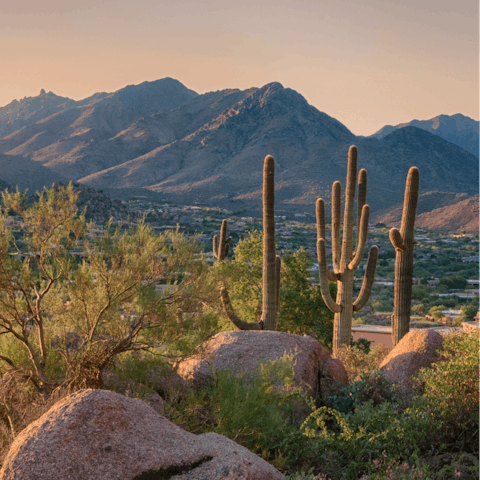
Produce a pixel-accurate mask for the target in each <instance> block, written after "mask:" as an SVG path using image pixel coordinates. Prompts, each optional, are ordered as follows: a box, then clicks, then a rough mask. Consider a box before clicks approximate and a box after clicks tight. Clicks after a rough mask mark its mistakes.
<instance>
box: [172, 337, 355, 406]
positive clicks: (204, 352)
mask: <svg viewBox="0 0 480 480" xmlns="http://www.w3.org/2000/svg"><path fill="white" fill-rule="evenodd" d="M285 354H294V355H295V357H294V362H295V364H294V367H293V368H294V372H295V377H294V383H295V385H296V386H300V387H302V388H303V389H304V390H305V392H306V393H307V394H308V395H310V396H312V397H314V398H315V399H320V398H324V397H327V396H329V395H331V394H333V392H334V391H335V389H336V387H337V385H338V384H339V383H341V384H343V385H346V384H347V383H348V376H347V372H346V370H345V369H344V367H343V365H342V363H341V362H340V360H337V359H333V358H332V357H331V355H330V353H329V352H328V350H327V349H326V348H325V347H323V346H322V344H321V343H320V342H318V341H317V340H315V339H314V338H312V337H309V336H308V335H304V336H299V335H292V334H289V333H285V332H276V331H265V330H264V331H248V330H247V331H234V332H220V333H217V334H216V335H214V336H213V337H212V338H210V339H209V340H207V341H206V342H204V343H203V344H202V345H201V347H200V349H199V352H198V353H196V354H194V355H192V356H190V357H187V358H186V359H184V360H182V361H181V362H179V363H178V364H177V373H178V374H179V375H180V376H181V377H183V378H184V379H185V380H187V381H189V382H192V384H193V386H194V388H199V389H200V388H205V387H207V386H210V385H212V384H213V382H214V375H213V371H214V370H228V369H230V370H231V371H232V372H233V373H238V374H240V373H241V372H243V371H246V372H247V373H248V372H252V371H255V370H257V369H258V367H259V364H260V362H262V361H268V360H276V359H279V358H281V357H283V356H284V355H285Z"/></svg>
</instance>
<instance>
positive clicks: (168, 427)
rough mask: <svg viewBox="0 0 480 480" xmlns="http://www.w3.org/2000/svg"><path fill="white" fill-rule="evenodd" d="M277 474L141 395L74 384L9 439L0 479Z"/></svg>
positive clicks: (264, 477) (267, 479)
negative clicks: (162, 412) (193, 431)
mask: <svg viewBox="0 0 480 480" xmlns="http://www.w3.org/2000/svg"><path fill="white" fill-rule="evenodd" d="M100 478H101V479H102V480H135V479H136V480H140V479H143V480H146V479H149V478H152V479H153V478H175V479H176V480H180V479H186V478H188V479H192V480H196V479H198V480H199V479H200V478H208V479H211V480H215V479H233V478H238V479H243V478H245V479H247V478H248V479H258V480H272V479H284V476H283V475H282V474H281V473H280V472H278V471H277V470H276V469H275V468H274V467H272V466H271V465H270V464H268V463H267V462H265V461H264V460H262V459H261V458H259V457H258V456H256V455H254V454H253V453H251V452H250V451H249V450H247V449H246V448H244V447H241V446H240V445H238V444H236V443H235V442H233V441H232V440H229V439H228V438H225V437H223V436H221V435H217V434H214V433H209V434H203V435H194V434H191V433H188V432H186V431H184V430H182V429H181V428H180V427H178V426H176V425H174V424H173V423H172V422H170V421H169V420H167V419H166V418H165V417H162V416H161V415H159V414H158V413H156V412H155V411H154V410H153V409H152V408H151V407H149V406H148V405H147V404H146V403H144V402H142V401H141V400H137V399H132V398H127V397H124V396H122V395H119V394H117V393H114V392H109V391H106V390H80V391H79V392H76V393H74V394H72V395H70V396H69V397H67V398H66V399H64V400H62V401H60V402H58V403H57V404H55V405H54V406H53V407H52V408H51V409H50V410H49V411H48V412H47V413H45V414H44V415H43V416H42V417H40V418H39V419H38V420H37V421H35V422H33V423H32V424H30V425H29V426H28V427H27V428H26V429H25V430H23V431H22V432H21V433H20V435H18V437H17V438H16V439H15V441H14V443H13V444H12V446H11V448H10V451H9V453H8V454H7V457H6V459H5V462H4V466H3V468H2V470H1V471H0V479H2V480H13V479H15V480H50V479H52V480H53V479H55V480H67V479H69V480H78V479H82V480H90V479H91V480H93V479H100Z"/></svg>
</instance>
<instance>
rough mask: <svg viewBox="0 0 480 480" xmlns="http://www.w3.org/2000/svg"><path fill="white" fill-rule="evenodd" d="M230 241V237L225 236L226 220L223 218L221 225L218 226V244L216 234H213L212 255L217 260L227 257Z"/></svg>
mask: <svg viewBox="0 0 480 480" xmlns="http://www.w3.org/2000/svg"><path fill="white" fill-rule="evenodd" d="M231 241H232V237H228V238H227V221H226V220H223V221H222V227H221V228H220V245H219V244H218V236H217V235H214V236H213V255H215V258H216V259H217V260H218V261H221V260H224V259H225V258H227V255H228V250H229V249H230V242H231Z"/></svg>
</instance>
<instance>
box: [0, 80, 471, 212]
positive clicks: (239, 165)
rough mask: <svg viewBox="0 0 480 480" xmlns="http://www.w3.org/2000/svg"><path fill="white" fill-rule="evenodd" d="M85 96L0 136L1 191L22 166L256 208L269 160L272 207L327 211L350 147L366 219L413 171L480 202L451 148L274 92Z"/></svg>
mask: <svg viewBox="0 0 480 480" xmlns="http://www.w3.org/2000/svg"><path fill="white" fill-rule="evenodd" d="M48 95H49V94H42V95H40V96H39V97H44V96H46V97H45V98H43V99H42V98H40V100H42V101H46V100H47V99H48V98H49V97H48ZM52 95H54V94H52ZM35 98H37V97H35ZM90 98H92V100H91V101H87V100H84V101H79V102H75V101H72V102H75V103H74V104H70V103H68V102H69V100H65V99H64V98H63V97H59V98H55V97H52V99H53V101H54V103H55V102H56V105H57V107H55V108H57V110H56V111H55V112H54V113H52V114H51V115H48V116H45V117H44V118H41V119H39V120H37V121H36V122H34V123H31V121H30V120H31V119H32V118H37V117H39V116H41V115H40V113H39V112H40V111H39V112H37V116H36V117H35V115H33V116H32V115H30V117H29V119H27V120H26V123H24V124H23V125H22V127H21V128H20V129H18V130H16V131H15V132H11V133H10V134H8V135H4V136H3V137H1V138H0V155H2V158H3V159H4V161H3V165H4V168H5V169H6V170H9V175H10V176H9V183H12V180H14V179H15V178H14V177H15V162H16V161H17V159H19V158H21V159H23V160H22V161H23V162H25V161H30V162H33V163H32V165H38V166H41V167H43V168H44V169H45V170H42V172H45V171H47V172H48V171H50V172H52V175H57V176H59V177H61V178H62V179H64V180H73V181H76V182H79V183H81V184H84V185H89V186H91V187H94V188H97V189H102V190H104V191H109V192H114V191H115V189H116V194H115V196H117V197H118V196H119V195H121V194H122V192H125V195H128V194H129V192H132V191H138V190H140V191H142V190H143V192H145V191H147V190H148V192H149V193H148V195H154V196H155V195H156V196H157V197H158V198H166V199H168V200H169V201H174V202H176V203H190V204H194V203H204V204H210V205H212V204H221V203H223V204H225V203H229V204H231V203H238V204H245V205H249V206H251V205H257V204H258V208H261V185H262V162H263V158H264V157H265V156H266V155H267V154H271V155H273V156H274V158H275V160H276V197H277V205H276V208H277V209H279V210H282V209H285V210H290V211H291V210H299V209H301V210H304V209H306V210H308V211H312V212H313V211H314V204H315V200H316V199H317V198H318V197H323V198H324V199H325V200H326V201H327V203H328V202H329V199H330V197H331V185H332V183H333V182H334V181H335V180H340V181H341V182H342V183H343V182H344V181H345V175H346V168H347V153H348V148H349V146H350V145H352V144H356V145H357V146H358V149H359V163H358V165H359V168H366V169H367V171H368V173H369V193H368V197H367V201H368V202H369V204H370V206H371V207H372V209H377V210H378V209H382V208H384V207H387V206H389V205H394V204H395V203H396V202H398V198H403V191H404V185H405V176H406V173H407V172H408V169H409V168H410V166H412V165H416V166H417V167H419V168H420V171H421V188H422V190H423V191H429V190H435V189H437V190H438V189H442V190H448V191H452V192H454V193H462V192H463V193H467V194H470V195H472V194H474V193H478V160H477V159H476V158H475V156H474V155H472V154H470V153H468V152H466V151H465V150H463V149H462V148H460V147H458V146H457V145H455V144H453V143H451V142H448V141H446V140H444V139H443V138H441V137H439V136H438V135H434V134H432V133H430V132H428V131H426V130H424V129H419V128H417V127H414V126H405V127H402V128H401V129H395V130H394V131H392V132H391V133H390V134H389V135H385V136H384V137H383V138H381V139H376V138H373V137H366V138H362V137H357V136H355V135H354V134H353V133H352V132H351V131H350V130H349V129H348V128H347V127H346V126H344V125H343V124H342V123H341V122H339V121H338V120H336V119H335V118H333V117H330V116H329V115H327V114H326V113H324V112H321V111H319V110H318V109H316V108H315V107H313V106H311V105H309V104H308V102H307V101H306V99H305V98H304V97H303V96H302V95H301V94H299V93H298V92H296V91H294V90H292V89H289V88H284V87H283V86H282V85H281V84H280V83H278V82H273V83H270V84H267V85H264V86H263V87H260V88H256V87H253V88H250V89H247V90H243V91H242V90H238V89H226V90H221V91H217V92H208V93H206V94H202V95H199V94H197V93H196V92H194V91H193V90H189V89H188V88H187V87H185V86H184V85H182V84H181V83H180V82H179V81H177V80H174V79H171V78H166V79H161V80H157V81H154V82H143V83H142V84H140V85H129V86H127V87H124V88H123V89H120V90H118V91H117V92H114V93H110V94H103V93H102V94H98V95H97V94H95V95H93V96H92V97H90ZM62 102H63V103H62ZM58 105H63V106H65V105H67V106H66V107H65V108H63V107H61V108H60V107H59V106H58ZM68 105H70V106H68ZM72 105H73V106H72ZM32 108H33V107H32ZM52 108H53V107H52ZM62 108H63V109H62ZM29 112H30V111H29ZM3 113H5V112H3ZM33 113H34V112H33ZM0 114H1V111H0ZM30 114H32V112H30ZM42 115H43V113H42ZM2 118H3V117H1V115H0V126H1V123H2V122H1V119H2ZM9 118H10V117H9ZM12 118H13V117H12ZM10 120H11V118H10ZM9 159H10V160H11V161H10V162H8V160H9ZM9 163H10V164H9ZM43 176H44V175H43V173H42V175H40V177H42V178H43ZM0 177H1V175H0ZM20 180H21V181H22V182H24V183H25V182H26V180H27V179H25V178H22V179H20ZM372 211H373V210H372Z"/></svg>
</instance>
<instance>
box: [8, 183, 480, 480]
mask: <svg viewBox="0 0 480 480" xmlns="http://www.w3.org/2000/svg"><path fill="white" fill-rule="evenodd" d="M76 201H77V198H76V195H75V192H74V191H73V189H72V187H71V186H68V187H61V188H55V189H51V190H48V191H44V192H43V193H41V194H40V195H39V196H38V199H37V202H36V203H34V204H33V205H30V204H27V203H26V202H25V198H24V197H23V196H22V195H21V194H20V193H15V194H12V193H10V194H9V193H5V194H4V196H3V205H4V206H3V209H2V213H1V216H0V231H1V238H0V289H1V292H2V293H1V295H0V374H1V380H0V456H1V458H3V457H4V456H5V455H6V453H7V451H8V448H9V446H10V444H11V443H12V441H13V439H14V438H15V437H16V436H17V435H18V434H19V432H20V431H21V430H22V429H23V428H24V427H26V426H27V425H28V424H29V423H30V422H32V421H33V420H35V419H36V418H38V417H40V416H41V415H42V414H43V413H45V412H46V411H47V410H48V409H49V408H50V407H51V406H52V405H53V404H54V403H55V402H56V401H57V400H59V399H60V398H62V397H64V396H66V395H68V394H70V393H71V392H74V391H76V390H78V389H81V388H85V387H91V388H106V389H111V390H114V391H117V392H119V393H122V394H124V395H127V396H131V397H136V398H140V399H143V400H145V401H147V402H151V399H152V395H155V394H160V395H161V396H162V397H163V399H164V400H165V405H164V407H163V408H164V415H165V416H166V417H167V418H168V419H170V420H171V421H173V422H174V423H176V424H177V425H179V426H181V427H182V428H184V429H186V430H188V431H190V432H192V433H203V432H211V431H213V432H217V433H220V434H222V435H225V436H227V437H229V438H231V439H233V440H235V441H236V442H238V443H240V444H242V445H244V446H246V447H247V448H249V449H250V450H251V451H253V452H254V453H256V454H258V455H260V456H261V457H263V458H264V459H265V460H267V461H268V462H270V463H271V464H273V465H274V466H275V467H276V468H278V469H279V470H281V471H282V472H284V473H285V474H286V475H287V476H288V477H289V478H292V479H293V478H298V479H303V478H312V479H313V478H315V479H318V480H320V479H360V478H362V479H364V480H367V479H372V480H373V479H377V480H380V479H403V478H405V479H406V478H424V479H429V478H430V479H436V478H445V479H447V478H457V477H458V478H478V461H476V460H475V456H478V400H479V398H478V337H476V336H475V335H470V336H469V335H467V334H462V333H456V334H451V335H448V336H446V337H445V340H444V353H443V355H444V357H443V359H442V360H441V361H439V362H437V363H435V364H434V365H433V367H432V368H429V369H424V370H421V371H420V372H419V374H418V376H417V379H416V381H415V383H414V386H413V387H412V388H411V389H409V390H406V389H404V388H401V387H399V386H397V385H395V384H391V383H389V382H388V381H387V380H386V379H385V377H384V375H383V374H382V372H381V371H379V370H378V367H379V365H380V363H381V361H382V360H383V359H384V358H385V356H386V355H387V353H388V349H386V348H384V347H376V348H372V349H370V345H369V342H366V341H363V342H358V343H355V344H352V345H346V346H343V347H341V348H339V349H338V352H337V358H339V359H340V360H341V361H342V363H343V365H344V367H345V368H346V370H347V373H348V377H349V383H348V385H344V386H340V385H339V386H338V388H337V389H336V391H335V393H334V394H333V395H330V396H329V397H326V398H324V399H323V400H322V401H321V402H319V401H317V402H315V401H313V399H311V398H308V397H306V396H305V394H304V393H303V391H302V390H300V389H299V388H298V387H296V386H295V385H294V383H293V380H292V379H293V365H292V361H293V360H292V358H293V357H292V356H288V355H287V356H285V357H284V358H282V359H280V360H278V361H276V362H267V363H265V364H263V365H261V367H260V369H259V370H258V371H257V372H256V374H254V375H253V377H252V378H251V380H250V381H249V382H245V381H244V380H245V379H244V377H243V376H242V375H240V376H234V375H231V374H229V372H228V371H218V372H215V384H214V385H213V386H211V387H209V388H206V389H203V390H201V391H194V390H191V389H189V387H188V386H185V385H183V384H179V383H178V382H177V381H176V377H175V375H174V366H175V362H176V361H178V360H179V359H182V358H184V357H186V356H187V355H189V354H191V353H192V352H194V351H195V349H196V348H197V347H198V346H199V345H201V344H202V342H203V341H204V340H206V339H207V338H209V337H211V336H212V335H214V334H215V333H218V332H220V331H223V330H231V329H234V328H235V327H234V325H233V324H231V323H230V322H229V321H228V320H227V319H226V318H225V315H224V313H223V309H222V304H221V300H220V295H219V292H220V286H224V287H225V288H226V289H228V292H229V295H230V301H231V305H232V306H233V308H234V309H235V312H236V314H237V315H238V316H239V317H241V318H242V319H244V320H245V321H249V322H253V321H258V318H261V315H262V305H263V302H264V300H263V294H262V273H263V241H264V238H263V234H262V233H261V232H258V231H251V232H250V233H249V235H248V236H247V237H245V238H244V239H242V240H240V241H239V242H238V244H237V245H236V246H235V247H233V246H232V247H230V248H231V250H230V255H229V257H227V253H229V252H228V251H226V250H227V248H226V244H227V245H230V242H228V243H227V239H226V235H227V232H226V224H225V228H224V229H222V232H221V234H220V239H219V241H218V240H217V255H218V257H219V258H218V261H216V262H215V263H214V264H213V265H210V266H209V265H208V264H207V263H206V262H205V260H204V258H205V257H204V256H203V255H202V249H201V245H200V243H199V242H198V238H196V237H195V236H186V235H184V234H181V233H179V232H178V231H167V232H165V233H163V234H156V233H154V231H153V230H152V229H151V228H150V227H148V226H147V225H146V224H144V223H142V222H140V223H139V224H138V225H124V226H121V225H117V226H115V227H114V226H112V225H110V224H107V225H106V226H105V228H101V229H100V228H99V226H96V225H95V224H93V223H89V224H87V223H85V219H84V214H83V213H82V212H80V211H78V210H77V208H76ZM13 225H14V227H13ZM222 252H223V253H222ZM232 253H233V255H232ZM220 257H223V258H220ZM311 262H312V258H311V256H310V254H309V253H308V252H307V251H306V250H305V249H303V248H300V249H298V250H296V251H284V252H283V254H282V264H281V276H282V282H281V284H280V285H279V286H278V287H277V286H276V285H275V287H276V288H278V293H277V294H276V295H277V298H278V299H279V300H278V301H279V303H280V305H281V308H280V309H278V310H276V312H278V317H277V327H276V328H277V329H278V330H280V331H284V332H289V333H294V334H299V335H303V334H307V335H310V336H312V337H313V338H315V339H318V340H319V341H320V342H321V343H322V345H324V346H325V347H327V348H328V349H329V350H332V347H333V345H332V343H333V337H334V335H333V313H332V312H331V311H330V310H329V309H328V308H327V306H326V305H325V303H324V302H323V299H322V295H321V292H320V291H319V288H318V287H315V286H312V284H311V283H310V282H309V281H308V280H307V278H308V276H309V275H310V272H309V267H310V264H311ZM328 288H329V289H330V295H332V296H335V294H336V291H335V290H336V285H335V284H334V283H330V284H329V287H328ZM413 294H414V296H415V295H418V294H419V293H418V292H415V291H414V292H413ZM276 301H277V300H276ZM275 315H277V313H276V314H275ZM156 377H159V378H161V379H162V383H161V384H160V383H159V382H158V381H156ZM278 384H281V386H282V387H281V388H278V387H277V388H274V386H278ZM302 405H308V409H307V411H306V413H305V414H304V415H303V417H302V418H299V416H298V415H297V414H296V413H297V412H298V411H299V410H300V408H301V406H302ZM440 457H441V458H442V459H444V460H445V461H443V460H442V461H440V460H439V458H440Z"/></svg>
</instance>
